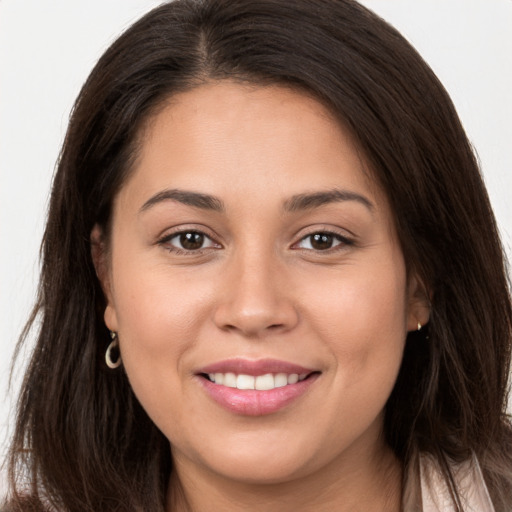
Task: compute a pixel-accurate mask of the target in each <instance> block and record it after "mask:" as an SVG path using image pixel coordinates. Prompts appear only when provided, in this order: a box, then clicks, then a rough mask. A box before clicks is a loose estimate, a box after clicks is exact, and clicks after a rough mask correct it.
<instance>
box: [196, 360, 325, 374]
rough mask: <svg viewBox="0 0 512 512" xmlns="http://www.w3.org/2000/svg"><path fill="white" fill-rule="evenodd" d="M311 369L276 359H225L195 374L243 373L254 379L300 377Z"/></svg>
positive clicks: (312, 370) (311, 370)
mask: <svg viewBox="0 0 512 512" xmlns="http://www.w3.org/2000/svg"><path fill="white" fill-rule="evenodd" d="M314 371H317V370H314V369H312V368H305V367H304V366H300V365H298V364H293V363H289V362H287V361H279V360H278V359H257V360H251V359H243V358H234V359H226V360H225V361H219V362H217V363H213V364H210V365H208V366H205V367H203V368H200V369H199V370H198V371H197V372H196V373H197V374H200V373H206V374H208V373H228V372H231V373H236V374H240V373H243V374H244V375H252V376H254V377H256V376H258V375H265V374H266V373H288V374H290V373H297V374H298V375H301V374H303V373H308V374H309V373H313V372H314Z"/></svg>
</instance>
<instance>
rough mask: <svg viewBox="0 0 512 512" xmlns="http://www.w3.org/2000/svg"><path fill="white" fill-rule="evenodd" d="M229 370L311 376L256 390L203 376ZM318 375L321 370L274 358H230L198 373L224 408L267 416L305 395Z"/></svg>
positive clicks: (200, 381)
mask: <svg viewBox="0 0 512 512" xmlns="http://www.w3.org/2000/svg"><path fill="white" fill-rule="evenodd" d="M228 372H231V373H235V374H245V375H252V376H258V375H265V374H267V373H287V374H291V373H296V374H299V375H300V374H304V373H307V374H308V377H307V378H306V379H305V380H302V381H299V382H297V383H295V384H288V385H286V386H283V387H279V388H274V389H270V390H266V391H259V390H255V389H245V390H242V389H238V388H230V387H227V386H223V385H220V384H215V383H214V382H211V381H210V380H209V379H207V378H206V377H205V376H204V375H205V374H208V373H228ZM319 376H320V372H319V371H318V370H313V369H308V368H305V367H303V366H300V365H296V364H293V363H288V362H285V361H278V360H275V359H262V360H257V361H251V360H247V359H230V360H226V361H219V362H217V363H213V364H211V365H208V366H205V367H204V368H201V369H200V370H199V371H198V372H197V373H196V377H197V379H198V381H199V383H200V385H201V387H202V389H203V390H204V391H205V392H206V394H207V395H208V396H209V397H210V398H211V399H213V400H214V401H215V402H216V403H217V404H219V405H220V406H222V407H223V408H224V409H227V410H228V411H230V412H233V413H235V414H239V415H244V416H264V415H268V414H272V413H276V412H278V411H280V410H281V409H283V408H285V407H286V406H288V405H289V404H291V403H292V402H295V401H296V400H298V399H300V398H301V397H302V396H304V395H305V394H306V393H307V391H308V390H309V389H310V388H311V386H312V385H313V384H314V383H315V382H316V380H317V379H318V377H319Z"/></svg>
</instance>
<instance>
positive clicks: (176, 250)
mask: <svg viewBox="0 0 512 512" xmlns="http://www.w3.org/2000/svg"><path fill="white" fill-rule="evenodd" d="M184 235H199V236H201V237H204V240H205V241H206V240H207V241H208V242H209V245H208V246H207V247H200V248H198V249H185V248H180V247H176V246H174V245H172V244H170V242H171V240H173V239H175V238H178V237H181V236H184ZM315 235H322V236H328V237H332V238H333V239H334V240H335V241H337V242H339V243H337V244H336V245H334V246H333V247H329V248H327V249H314V248H313V247H311V248H304V247H302V248H301V247H297V246H298V245H299V244H300V243H302V242H304V241H306V240H308V239H310V242H309V245H310V246H311V239H312V237H314V236H315ZM157 243H158V244H159V245H161V246H163V247H164V248H165V249H166V250H167V251H168V252H170V253H173V254H176V255H201V254H203V253H204V252H205V251H207V250H209V249H212V248H214V249H219V248H221V247H222V246H221V245H220V244H218V243H217V242H215V241H214V240H213V239H212V237H210V236H209V235H207V234H206V233H204V232H203V231H201V230H198V229H185V230H181V231H176V232H174V233H170V234H168V235H165V236H164V237H162V238H161V239H159V240H158V242H157ZM351 245H354V240H352V239H350V238H347V237H346V236H343V235H340V234H339V233H336V232H334V231H329V230H319V231H314V232H312V233H309V234H307V235H305V236H303V237H302V238H301V239H300V240H299V241H298V242H296V243H295V244H293V246H292V249H294V250H299V251H307V252H309V251H312V252H315V253H318V254H321V253H324V254H331V253H333V252H337V251H341V250H343V249H345V248H346V247H347V246H351Z"/></svg>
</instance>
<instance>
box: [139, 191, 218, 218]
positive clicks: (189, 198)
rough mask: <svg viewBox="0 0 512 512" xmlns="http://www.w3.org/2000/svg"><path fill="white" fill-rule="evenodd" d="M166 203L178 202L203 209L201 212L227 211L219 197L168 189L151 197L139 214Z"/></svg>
mask: <svg viewBox="0 0 512 512" xmlns="http://www.w3.org/2000/svg"><path fill="white" fill-rule="evenodd" d="M164 201H176V202H178V203H182V204H186V205H188V206H193V207H195V208H201V210H210V211H215V212H223V211H224V210H225V208H224V203H223V202H222V201H221V200H220V199H218V198H217V197H214V196H211V195H209V194H200V193H199V192H190V191H187V190H178V189H166V190H162V191H161V192H158V194H155V195H154V196H152V197H150V198H149V199H148V200H147V201H146V202H145V203H144V204H143V205H142V207H141V208H140V210H139V213H142V212H145V211H146V210H149V209H150V208H152V207H153V206H155V205H157V204H158V203H162V202H164Z"/></svg>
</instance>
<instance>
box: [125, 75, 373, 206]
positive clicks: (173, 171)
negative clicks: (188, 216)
mask: <svg viewBox="0 0 512 512" xmlns="http://www.w3.org/2000/svg"><path fill="white" fill-rule="evenodd" d="M125 185H127V186H128V187H126V186H125V187H124V188H130V189H133V190H134V191H137V194H138V195H145V196H150V195H152V194H155V193H158V191H159V190H158V189H162V188H165V187H167V188H184V189H188V190H198V191H201V192H206V193H209V194H213V195H220V196H223V195H225V194H227V195H229V194H230V193H232V192H233V191H238V192H239V193H244V194H246V196H247V195H260V196H261V194H264V195H265V196H269V195H271V193H276V194H277V195H280V196H285V195H294V194H299V193H303V192H305V191H308V192H311V191H314V190H312V189H326V188H329V189H330V188H339V187H340V186H342V187H344V188H348V189H351V190H353V191H354V192H361V191H363V190H365V191H366V192H367V193H370V194H371V195H374V196H375V195H381V194H380V191H379V189H378V187H377V186H376V185H375V183H374V180H373V178H372V173H371V172H370V171H369V169H368V166H367V164H366V162H365V159H364V157H363V155H362V154H361V152H360V151H359V149H358V148H357V145H356V144H355V143H354V141H353V139H352V137H351V135H350V133H349V132H348V130H346V129H345V128H344V127H343V125H342V124H341V123H340V122H339V121H338V120H337V119H335V117H334V115H333V114H332V113H331V112H330V111H329V109H328V108H327V107H326V106H325V105H323V104H322V103H321V102H319V101H317V100H316V99H315V98H313V97H312V96H311V95H308V94H306V93H304V92H301V91H298V90H294V89H291V88H288V87H284V86H255V85H247V84H240V83H234V82H230V81H222V82H216V83H209V84H206V85H202V86H200V87H197V88H195V89H192V90H190V91H187V92H184V93H180V94H176V95H174V96H172V97H171V98H169V99H168V101H167V102H166V103H165V105H164V106H163V107H162V108H161V109H160V110H159V111H158V112H157V113H156V114H155V115H154V116H153V117H152V118H151V119H150V121H149V122H148V123H147V125H146V126H145V128H144V130H143V132H142V136H141V139H140V152H139V155H138V158H137V162H136V165H135V168H134V170H133V173H132V175H131V176H130V178H129V179H128V183H126V184H125Z"/></svg>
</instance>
